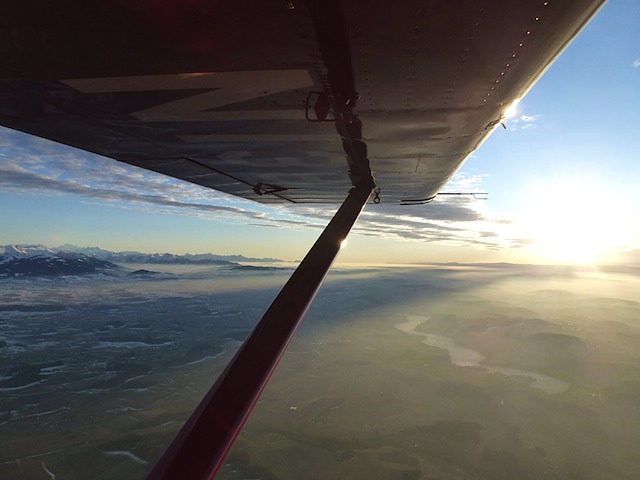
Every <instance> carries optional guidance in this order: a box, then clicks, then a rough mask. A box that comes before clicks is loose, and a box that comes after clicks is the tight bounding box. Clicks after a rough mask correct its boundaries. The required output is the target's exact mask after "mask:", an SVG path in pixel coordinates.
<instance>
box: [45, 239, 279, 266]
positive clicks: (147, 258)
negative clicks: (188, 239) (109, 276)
mask: <svg viewBox="0 0 640 480" xmlns="http://www.w3.org/2000/svg"><path fill="white" fill-rule="evenodd" d="M54 250H56V251H68V252H78V253H84V254H86V255H91V256H93V257H96V258H99V259H100V260H106V261H109V262H114V263H147V264H154V263H155V264H181V265H229V266H231V265H237V263H236V262H279V261H280V260H277V259H275V258H249V257H245V256H243V255H215V254H213V253H198V254H190V253H187V254H185V255H176V254H173V253H142V252H111V251H109V250H103V249H102V248H98V247H78V246H76V245H71V244H68V243H67V244H64V245H61V246H59V247H57V248H56V249H54Z"/></svg>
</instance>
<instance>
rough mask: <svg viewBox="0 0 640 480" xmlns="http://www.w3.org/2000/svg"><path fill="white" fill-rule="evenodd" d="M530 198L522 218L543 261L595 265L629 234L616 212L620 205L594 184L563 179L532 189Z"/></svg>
mask: <svg viewBox="0 0 640 480" xmlns="http://www.w3.org/2000/svg"><path fill="white" fill-rule="evenodd" d="M530 198H531V203H530V205H529V208H528V214H527V215H526V217H525V218H524V219H523V221H524V222H525V225H526V229H527V231H528V232H529V235H530V237H531V238H532V239H533V242H534V243H533V245H532V247H533V250H534V252H535V253H536V254H537V255H539V256H542V257H543V258H544V259H546V260H550V261H554V262H562V263H581V264H595V263H597V262H598V260H599V259H600V258H601V257H602V256H603V255H604V254H606V253H609V252H611V251H612V250H613V249H614V248H615V247H616V246H618V245H621V244H622V243H624V242H625V240H626V239H627V237H628V236H629V234H630V230H629V227H628V222H625V221H624V219H622V218H621V215H620V214H616V212H618V211H619V209H620V204H618V202H616V201H615V199H613V198H611V196H609V195H607V196H606V197H604V196H603V195H602V188H598V187H597V186H596V184H595V183H591V182H588V181H582V180H575V179H571V180H569V179H567V181H566V182H564V183H562V182H561V183H559V184H551V185H545V186H542V187H539V188H536V189H534V192H533V194H532V196H531V197H530Z"/></svg>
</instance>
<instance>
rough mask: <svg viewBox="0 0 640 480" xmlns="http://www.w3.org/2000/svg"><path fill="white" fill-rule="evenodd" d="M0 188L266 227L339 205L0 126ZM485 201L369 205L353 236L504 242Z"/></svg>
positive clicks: (315, 223)
mask: <svg viewBox="0 0 640 480" xmlns="http://www.w3.org/2000/svg"><path fill="white" fill-rule="evenodd" d="M0 142H2V143H3V144H4V145H5V147H3V150H2V153H3V156H2V157H0V189H2V190H4V191H10V192H15V193H18V194H33V193H34V192H40V193H44V194H47V195H76V196H78V197H80V198H83V199H86V200H87V201H99V202H109V203H110V204H112V205H114V206H118V207H120V208H137V209H141V210H148V209H153V211H154V212H158V211H160V212H163V213H172V214H179V215H190V216H197V217H202V218H224V219H230V220H232V221H239V222H245V223H247V224H252V225H254V226H259V227H265V228H293V229H300V228H305V229H306V228H313V229H319V228H323V227H324V226H325V225H326V224H327V223H328V222H329V221H330V219H331V218H332V217H333V215H334V213H335V212H336V210H337V208H338V205H286V206H266V205H262V204H258V203H256V202H252V201H249V200H245V199H242V198H238V197H232V196H230V195H226V194H224V193H220V192H217V191H214V190H211V189H206V188H203V187H200V186H197V185H193V184H190V183H187V182H182V181H179V180H176V179H173V178H170V177H167V176H164V175H160V174H157V173H154V172H149V171H146V170H143V169H140V168H135V167H132V166H130V165H126V164H122V163H119V162H116V161H114V160H111V159H107V158H104V157H100V156H97V155H92V154H88V153H86V152H83V151H80V150H76V149H70V148H69V147H66V146H62V145H58V144H56V143H53V142H48V141H45V140H42V139H38V138H35V137H31V136H27V135H24V134H22V133H19V132H13V131H10V130H2V129H0ZM484 178H485V176H484V175H477V174H472V173H469V172H464V171H463V172H459V173H458V174H456V175H455V176H454V178H453V179H452V180H451V181H450V182H449V184H448V185H447V188H446V190H447V191H450V192H478V191H482V182H483V179H484ZM481 205H482V201H481V200H474V199H472V198H471V197H438V198H436V199H435V200H434V201H433V202H432V203H430V204H426V205H412V206H400V205H386V204H384V199H383V203H382V204H380V205H373V204H370V205H368V206H367V207H366V208H365V210H364V211H363V214H362V215H361V217H360V219H359V220H358V223H357V224H356V227H355V230H354V232H355V233H358V234H360V235H365V236H371V237H378V238H387V239H395V240H402V241H420V242H437V241H447V242H455V243H457V244H460V243H463V244H473V245H484V246H491V247H496V248H498V247H500V246H501V245H504V241H505V240H504V238H503V236H502V235H499V234H498V233H497V232H499V231H500V225H503V224H505V223H509V222H508V220H504V219H499V218H498V219H496V218H487V217H486V216H485V215H484V214H483V213H481V208H480V206H481Z"/></svg>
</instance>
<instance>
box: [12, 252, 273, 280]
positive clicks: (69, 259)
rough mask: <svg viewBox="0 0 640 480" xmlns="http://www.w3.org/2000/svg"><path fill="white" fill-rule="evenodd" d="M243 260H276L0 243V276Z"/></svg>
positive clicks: (111, 271) (107, 271) (108, 271)
mask: <svg viewBox="0 0 640 480" xmlns="http://www.w3.org/2000/svg"><path fill="white" fill-rule="evenodd" d="M238 261H243V262H248V261H251V262H277V261H278V260H276V259H271V258H247V257H244V256H242V255H214V254H209V253H207V254H196V255H192V254H186V255H175V254H172V253H151V254H149V253H142V252H112V251H109V250H104V249H101V248H98V247H77V246H75V245H70V244H65V245H62V246H60V247H57V248H49V247H47V246H44V245H3V246H0V277H21V276H26V277H41V276H60V275H86V274H95V273H102V274H106V275H114V274H117V273H119V272H120V271H121V270H123V268H122V267H121V266H120V265H118V264H123V263H124V264H127V263H140V264H160V265H162V264H164V265H167V264H172V265H223V266H229V267H240V266H241V265H240V264H239V263H237V262H238Z"/></svg>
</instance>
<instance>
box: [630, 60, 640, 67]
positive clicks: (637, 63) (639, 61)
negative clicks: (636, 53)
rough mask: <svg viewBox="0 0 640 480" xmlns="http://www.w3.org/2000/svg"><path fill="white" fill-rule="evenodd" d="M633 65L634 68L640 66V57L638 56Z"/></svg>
mask: <svg viewBox="0 0 640 480" xmlns="http://www.w3.org/2000/svg"><path fill="white" fill-rule="evenodd" d="M631 65H632V66H633V68H640V58H636V59H635V60H634V61H633V63H632V64H631Z"/></svg>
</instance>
